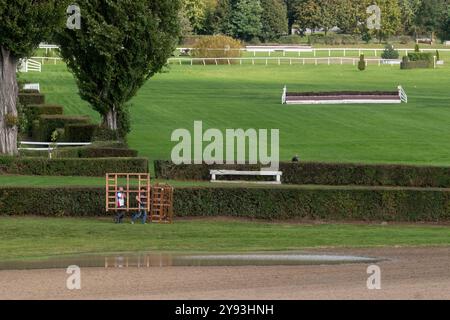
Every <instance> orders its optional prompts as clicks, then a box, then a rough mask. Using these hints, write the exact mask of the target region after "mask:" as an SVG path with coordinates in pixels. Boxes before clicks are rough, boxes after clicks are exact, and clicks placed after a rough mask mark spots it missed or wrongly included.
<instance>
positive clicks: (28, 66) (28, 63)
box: [19, 59, 42, 72]
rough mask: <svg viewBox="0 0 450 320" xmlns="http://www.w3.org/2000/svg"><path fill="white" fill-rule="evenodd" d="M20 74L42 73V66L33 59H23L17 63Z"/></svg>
mask: <svg viewBox="0 0 450 320" xmlns="http://www.w3.org/2000/svg"><path fill="white" fill-rule="evenodd" d="M19 71H20V72H31V71H35V72H42V64H41V63H40V62H38V61H36V60H33V59H23V60H20V62H19Z"/></svg>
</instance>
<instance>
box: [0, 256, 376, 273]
mask: <svg viewBox="0 0 450 320" xmlns="http://www.w3.org/2000/svg"><path fill="white" fill-rule="evenodd" d="M382 260H383V259H378V258H368V257H357V256H339V255H313V254H302V253H298V252H289V253H251V254H249V253H245V254H166V253H161V254H159V253H157V254H155V253H148V254H127V253H122V254H103V255H102V254H99V255H81V256H80V255H79V256H70V257H68V256H64V257H52V258H49V259H46V260H27V261H6V262H1V261H0V270H34V269H66V268H67V267H69V266H72V265H76V266H78V267H80V268H107V269H108V268H155V267H157V268H162V267H213V266H295V265H299V266H301V265H333V264H334V265H336V264H349V263H376V262H379V261H382Z"/></svg>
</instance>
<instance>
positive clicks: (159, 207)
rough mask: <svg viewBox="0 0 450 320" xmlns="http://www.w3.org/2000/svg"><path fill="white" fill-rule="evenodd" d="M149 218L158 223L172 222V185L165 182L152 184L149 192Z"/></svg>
mask: <svg viewBox="0 0 450 320" xmlns="http://www.w3.org/2000/svg"><path fill="white" fill-rule="evenodd" d="M150 220H151V221H152V222H159V223H172V220H173V187H171V186H169V185H166V184H157V185H155V186H153V188H152V193H151V209H150Z"/></svg>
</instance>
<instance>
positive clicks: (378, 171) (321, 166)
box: [155, 161, 450, 188]
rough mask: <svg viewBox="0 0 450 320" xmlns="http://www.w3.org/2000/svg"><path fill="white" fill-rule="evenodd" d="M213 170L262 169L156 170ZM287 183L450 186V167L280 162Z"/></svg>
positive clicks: (178, 169) (199, 175) (203, 175)
mask: <svg viewBox="0 0 450 320" xmlns="http://www.w3.org/2000/svg"><path fill="white" fill-rule="evenodd" d="M210 169H230V170H259V169H260V167H259V166H251V165H244V166H243V165H234V166H227V165H214V166H208V165H206V164H204V165H179V166H177V165H174V164H173V163H171V162H170V161H155V173H156V176H157V177H158V178H160V179H168V180H210V179H211V176H210V174H209V170H210ZM280 171H282V172H283V177H282V181H283V183H285V184H301V185H336V186H344V185H360V186H403V187H436V188H449V187H450V167H433V166H409V165H382V164H380V165H371V164H350V163H316V162H301V163H280Z"/></svg>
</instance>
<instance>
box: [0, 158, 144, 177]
mask: <svg viewBox="0 0 450 320" xmlns="http://www.w3.org/2000/svg"><path fill="white" fill-rule="evenodd" d="M115 172H117V173H147V172H148V159H146V158H102V159H45V158H15V157H0V174H20V175H37V176H92V177H101V176H104V175H105V174H106V173H115Z"/></svg>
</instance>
